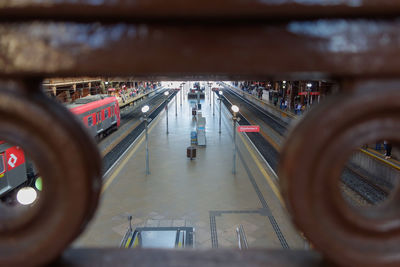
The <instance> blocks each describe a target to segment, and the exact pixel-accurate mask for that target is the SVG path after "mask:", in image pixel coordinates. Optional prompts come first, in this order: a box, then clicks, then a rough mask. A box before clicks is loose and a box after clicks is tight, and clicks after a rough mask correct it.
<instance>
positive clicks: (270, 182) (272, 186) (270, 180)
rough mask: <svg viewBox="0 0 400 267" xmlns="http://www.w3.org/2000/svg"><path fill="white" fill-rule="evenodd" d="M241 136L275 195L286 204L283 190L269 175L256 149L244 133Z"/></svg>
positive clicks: (283, 204)
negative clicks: (280, 189) (255, 152)
mask: <svg viewBox="0 0 400 267" xmlns="http://www.w3.org/2000/svg"><path fill="white" fill-rule="evenodd" d="M239 136H240V138H241V139H242V142H243V143H244V145H245V146H246V148H247V150H248V151H249V153H250V155H251V157H252V158H253V160H254V162H255V163H256V165H257V167H258V169H259V170H260V172H261V173H262V175H263V176H264V177H265V180H267V182H268V184H269V186H270V187H271V189H272V191H273V192H274V194H275V196H276V197H277V198H278V199H279V202H281V204H282V206H285V203H284V202H283V199H282V195H281V192H280V191H279V189H278V187H277V185H276V184H275V182H274V181H273V180H272V179H271V176H269V175H268V173H267V172H266V171H265V168H264V167H263V165H262V163H261V162H260V160H259V159H258V157H257V156H256V155H255V154H254V151H253V150H252V149H251V148H250V146H249V145H248V143H247V141H246V140H245V139H244V137H243V136H242V134H239Z"/></svg>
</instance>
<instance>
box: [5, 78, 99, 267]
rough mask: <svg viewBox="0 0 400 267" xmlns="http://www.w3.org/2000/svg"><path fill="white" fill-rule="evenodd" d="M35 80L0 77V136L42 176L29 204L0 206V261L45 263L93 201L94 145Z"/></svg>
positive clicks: (74, 232) (75, 230)
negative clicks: (16, 147)
mask: <svg viewBox="0 0 400 267" xmlns="http://www.w3.org/2000/svg"><path fill="white" fill-rule="evenodd" d="M39 85H40V83H39V82H36V81H27V82H25V83H17V82H11V81H0V138H1V140H7V142H10V143H12V144H15V145H19V146H21V147H22V148H23V150H24V152H25V153H26V154H27V155H29V156H30V157H31V158H32V159H33V161H34V162H35V164H36V166H37V168H38V170H39V173H40V175H41V176H42V177H43V191H42V192H41V194H40V197H39V199H38V200H37V202H36V203H35V204H34V205H33V206H31V207H22V206H21V207H12V208H11V207H6V206H1V207H0V266H21V265H24V266H37V265H43V264H45V263H49V262H50V261H52V260H54V259H55V258H57V257H58V256H59V255H60V254H61V253H62V251H63V250H64V249H65V248H66V247H67V246H68V245H69V244H70V243H71V242H72V241H73V240H74V239H75V238H76V237H77V236H78V235H79V234H80V233H81V232H82V231H83V229H85V226H86V224H87V223H88V222H89V220H90V219H91V217H92V216H93V214H94V211H95V209H96V207H97V203H98V199H99V193H100V189H101V160H100V156H99V154H98V152H97V148H96V145H95V144H94V142H93V141H92V140H91V139H90V138H89V137H88V135H87V134H86V131H85V129H84V128H83V126H82V125H81V124H80V123H79V121H78V120H77V118H75V117H74V116H73V115H72V114H71V113H70V112H69V111H68V110H67V109H66V108H65V107H63V106H62V105H60V104H58V103H56V102H54V101H52V100H50V99H49V98H48V97H46V96H45V95H44V94H43V93H42V92H41V91H40V90H39V88H40V87H39Z"/></svg>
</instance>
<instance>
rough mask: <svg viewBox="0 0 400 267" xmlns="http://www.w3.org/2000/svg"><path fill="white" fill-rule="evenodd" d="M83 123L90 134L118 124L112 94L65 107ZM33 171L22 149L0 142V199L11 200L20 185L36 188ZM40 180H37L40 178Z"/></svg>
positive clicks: (97, 135) (117, 115)
mask: <svg viewBox="0 0 400 267" xmlns="http://www.w3.org/2000/svg"><path fill="white" fill-rule="evenodd" d="M67 107H68V108H69V109H70V110H71V112H73V113H74V114H76V116H78V118H80V119H81V120H82V122H83V123H84V124H85V125H86V126H87V129H88V130H89V133H90V135H91V136H93V137H95V138H96V137H101V136H102V135H104V134H105V133H108V132H110V131H111V130H113V129H117V128H118V127H119V125H120V110H119V105H118V101H117V99H116V98H115V97H108V96H103V95H95V96H87V97H84V98H80V99H78V100H77V101H75V103H73V104H70V105H68V106H67ZM37 178H38V176H37V171H36V170H34V167H33V164H32V163H31V162H30V161H28V160H26V158H25V155H24V152H23V150H22V149H21V148H20V147H18V146H12V145H10V144H8V143H6V142H4V141H0V200H3V201H7V202H10V201H11V202H13V201H14V199H15V194H14V193H17V191H18V190H19V189H20V188H22V187H33V186H36V189H41V182H40V188H38V184H37V183H36V181H37ZM40 181H41V180H40Z"/></svg>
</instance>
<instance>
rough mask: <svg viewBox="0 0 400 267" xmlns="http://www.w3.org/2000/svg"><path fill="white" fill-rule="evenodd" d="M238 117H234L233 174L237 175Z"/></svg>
mask: <svg viewBox="0 0 400 267" xmlns="http://www.w3.org/2000/svg"><path fill="white" fill-rule="evenodd" d="M235 128H236V116H235V115H234V117H233V169H232V173H233V174H236V150H237V147H236V129H235Z"/></svg>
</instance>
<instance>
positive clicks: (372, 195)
mask: <svg viewBox="0 0 400 267" xmlns="http://www.w3.org/2000/svg"><path fill="white" fill-rule="evenodd" d="M224 89H225V90H224V91H225V93H224V95H223V98H224V99H223V103H224V104H225V106H226V107H228V109H229V107H230V106H231V105H232V104H235V105H241V104H242V103H245V108H246V109H247V110H248V111H250V112H251V113H252V114H254V115H255V116H258V117H259V118H261V120H262V121H263V123H265V124H267V125H269V126H272V127H271V128H273V129H274V130H275V131H276V132H277V133H278V134H279V135H280V136H281V137H282V138H283V137H284V135H285V134H286V133H287V130H288V127H289V124H288V123H286V122H284V121H282V120H281V119H280V118H278V117H276V116H274V115H272V114H268V112H266V111H265V110H262V109H261V108H259V107H258V106H256V105H254V104H253V103H251V102H250V101H248V100H247V99H243V98H242V97H241V96H240V95H239V94H237V93H236V92H234V91H233V90H231V89H230V88H228V87H226V86H224ZM227 96H228V97H229V98H230V100H231V101H232V103H231V101H230V100H228V99H227ZM241 106H242V107H243V105H241ZM229 110H230V109H229ZM239 117H240V122H239V124H240V125H250V124H251V123H249V121H248V120H247V119H246V118H245V117H244V116H243V115H242V114H239ZM246 134H247V135H248V137H249V138H250V139H251V141H252V142H253V143H254V145H255V146H256V147H257V149H258V150H259V151H260V154H261V155H262V156H263V157H264V159H265V160H266V161H267V162H268V163H269V165H270V166H271V167H272V169H273V170H274V171H275V172H276V170H277V167H278V163H279V151H277V150H276V149H275V148H274V146H272V145H271V144H270V143H269V142H268V141H267V140H265V138H263V136H262V135H261V134H259V133H246ZM341 182H342V183H343V184H344V185H345V186H347V187H348V188H349V189H350V190H351V191H352V192H354V193H356V194H358V195H359V196H360V197H361V198H362V199H363V200H365V201H366V202H367V203H368V204H371V205H376V204H378V203H381V202H383V201H384V200H385V199H387V197H388V196H389V193H390V191H389V190H388V189H387V188H384V187H382V186H380V185H379V184H378V183H374V182H373V181H371V179H369V178H368V177H366V176H365V175H364V174H362V173H361V172H360V171H358V170H356V169H355V168H354V167H352V166H350V165H347V166H345V167H344V169H343V173H342V176H341Z"/></svg>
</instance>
